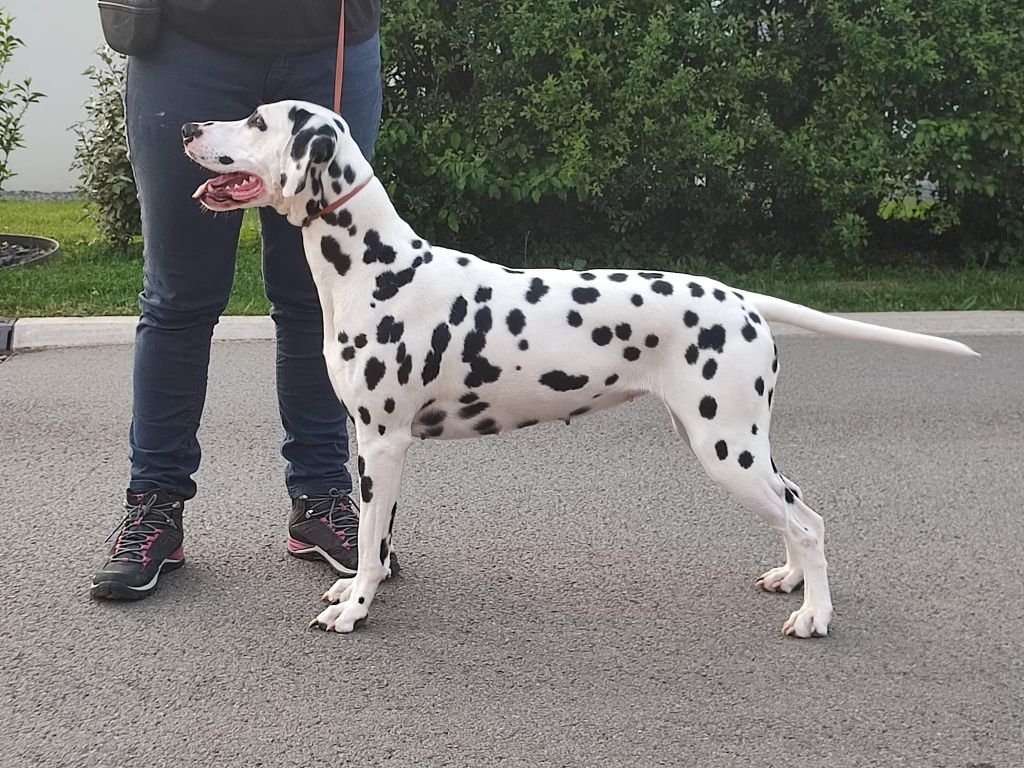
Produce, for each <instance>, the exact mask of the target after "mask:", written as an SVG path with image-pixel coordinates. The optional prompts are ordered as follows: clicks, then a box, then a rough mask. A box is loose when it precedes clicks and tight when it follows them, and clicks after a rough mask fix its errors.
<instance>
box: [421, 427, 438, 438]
mask: <svg viewBox="0 0 1024 768" xmlns="http://www.w3.org/2000/svg"><path fill="white" fill-rule="evenodd" d="M443 433H444V427H431V428H430V429H424V430H423V431H422V432H420V438H421V439H423V440H426V439H427V438H428V437H440V436H441V435H442V434H443Z"/></svg>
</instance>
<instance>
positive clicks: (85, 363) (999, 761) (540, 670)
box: [0, 336, 1024, 768]
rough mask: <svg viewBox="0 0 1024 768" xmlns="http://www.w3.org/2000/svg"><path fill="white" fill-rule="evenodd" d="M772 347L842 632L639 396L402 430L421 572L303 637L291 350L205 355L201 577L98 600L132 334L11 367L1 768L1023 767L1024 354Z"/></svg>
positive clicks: (828, 344) (117, 488)
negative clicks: (343, 632) (416, 440)
mask: <svg viewBox="0 0 1024 768" xmlns="http://www.w3.org/2000/svg"><path fill="white" fill-rule="evenodd" d="M964 340H965V341H967V342H968V343H972V344H973V345H974V346H975V347H976V348H977V349H978V350H979V351H981V352H982V353H983V354H984V357H983V358H982V359H980V360H967V359H961V358H950V357H944V356H939V355H929V354H925V353H914V352H908V351H906V350H899V349H895V348H889V347H878V346H868V345H858V344H853V343H848V342H840V341H834V340H823V339H816V338H806V337H792V338H783V339H781V340H780V349H781V356H782V361H783V368H784V371H783V378H782V384H781V387H780V390H779V393H778V399H777V401H776V402H777V406H776V408H777V410H776V418H775V424H774V429H773V437H774V443H775V450H774V453H775V458H776V460H777V462H778V464H779V466H780V468H782V469H783V470H784V471H785V472H786V473H787V474H788V475H789V476H791V477H792V478H793V479H794V480H795V481H796V482H798V483H799V484H800V485H801V486H802V487H803V489H804V491H805V494H806V496H807V498H808V500H809V501H810V503H811V504H812V506H814V507H816V508H817V509H818V511H820V512H821V513H822V514H823V515H824V516H825V519H826V521H827V526H828V528H827V531H828V533H827V541H826V546H827V552H828V555H829V562H830V571H831V576H832V589H833V597H834V600H835V605H836V614H835V618H834V620H833V623H832V626H831V632H830V636H829V637H828V638H826V639H821V640H811V641H800V640H794V639H792V638H785V637H783V636H782V635H781V633H780V628H781V625H782V622H783V620H784V619H785V618H786V617H787V616H788V614H789V612H790V611H791V610H793V609H795V608H796V606H797V605H798V604H799V601H800V597H799V595H797V594H793V595H775V594H762V593H759V592H758V591H757V590H756V589H755V588H754V580H755V577H756V576H757V575H758V574H760V573H761V572H762V571H764V570H766V569H767V568H768V567H771V566H773V565H777V564H778V563H780V562H781V560H782V545H781V541H779V540H778V539H777V538H776V537H775V536H774V535H773V534H772V533H771V531H769V530H768V529H767V528H766V526H764V524H763V523H761V522H760V521H759V520H758V519H756V518H755V517H754V516H753V515H751V514H749V513H747V512H745V511H742V510H740V509H738V508H737V507H736V506H735V505H734V504H733V503H732V502H731V501H730V500H729V499H728V498H727V497H726V496H725V495H724V494H723V493H722V492H721V491H719V490H718V489H717V488H715V487H713V486H712V485H711V484H710V481H708V480H707V479H706V478H705V476H704V475H703V473H702V472H701V470H700V469H699V467H698V466H697V463H696V461H695V460H694V459H693V458H692V457H691V456H690V455H689V454H688V452H687V451H686V449H685V448H683V447H682V445H681V444H680V443H679V441H678V439H677V438H676V437H675V435H674V433H673V432H672V429H671V426H670V424H669V421H668V419H667V417H666V415H665V413H664V410H663V409H662V407H661V406H660V404H659V403H658V402H656V401H654V400H651V399H647V400H642V401H637V402H635V403H633V404H631V405H628V406H624V407H622V408H620V409H618V410H615V411H611V412H607V413H604V414H599V415H596V416H593V417H590V418H586V419H581V420H579V421H578V422H574V424H573V426H572V427H565V426H564V425H561V424H559V425H548V426H544V427H536V428H533V429H531V430H524V431H522V432H521V433H517V434H514V435H509V436H504V437H500V438H485V439H480V440H474V441H464V442H451V443H449V442H435V443H423V444H417V445H415V446H414V447H413V451H412V452H411V457H410V461H409V464H408V472H407V476H406V479H405V483H404V489H403V490H404V493H403V503H400V505H399V520H398V523H397V531H398V537H397V539H396V541H397V543H398V544H399V548H400V552H401V555H402V563H403V566H404V570H403V575H402V576H401V577H400V578H398V579H396V580H394V581H392V582H389V583H388V584H386V585H385V586H384V587H383V588H382V590H381V592H380V593H379V596H378V599H377V601H376V602H375V604H374V607H373V610H372V612H371V616H370V621H369V623H368V624H367V625H366V626H364V627H363V628H362V629H360V630H358V631H357V632H356V633H355V634H353V635H350V636H339V635H335V634H333V633H332V634H327V633H320V632H310V631H307V630H306V624H307V622H308V621H309V619H310V618H312V617H313V616H314V615H315V614H316V612H317V611H318V610H319V603H318V601H317V598H318V596H319V594H320V592H321V591H322V590H323V589H324V588H325V587H327V586H328V585H329V584H330V583H331V581H332V579H331V577H330V576H329V574H328V572H327V570H326V567H324V566H321V565H319V564H315V563H306V562H301V561H296V560H293V559H291V558H288V557H287V556H286V554H285V548H284V535H285V529H284V523H285V517H286V514H287V499H286V497H285V493H284V489H283V485H282V466H281V461H280V459H279V456H278V454H277V443H278V439H279V436H280V426H279V422H278V417H277V413H276V406H275V402H274V396H273V366H272V359H273V351H272V347H271V345H270V344H268V343H228V344H219V345H215V348H214V361H213V366H212V370H211V382H210V397H209V401H208V405H207V412H206V418H205V422H204V426H203V429H202V431H201V433H200V436H201V440H202V443H203V447H204V450H205V456H206V458H205V461H204V464H203V468H202V470H201V471H200V474H199V476H198V480H199V484H200V489H201V490H200V495H199V496H198V497H197V498H196V499H195V500H194V501H193V502H190V503H189V504H188V508H187V509H186V535H187V539H186V553H187V557H188V564H187V565H186V567H185V568H184V569H183V570H182V571H179V572H177V573H175V574H173V575H170V576H168V577H167V578H166V580H165V581H164V582H163V583H162V586H161V590H160V591H159V592H158V594H157V595H155V596H154V597H153V598H151V599H149V600H147V601H144V602H142V603H136V604H131V605H123V604H109V603H105V604H104V603H95V602H91V601H90V600H89V598H88V596H87V584H88V579H89V575H90V573H91V571H92V569H93V568H94V566H96V565H97V564H98V562H99V561H100V560H101V552H102V550H103V547H104V544H103V539H104V537H105V536H106V535H107V534H108V533H109V532H110V530H111V529H112V528H114V526H115V525H116V524H117V522H118V520H119V500H120V498H121V494H122V489H123V486H124V482H125V478H126V472H127V464H126V459H125V438H126V434H127V429H128V421H129V403H130V389H129V387H130V382H129V378H130V365H129V362H130V350H129V348H128V347H111V348H100V349H80V350H69V351H61V352H39V353H32V354H21V355H15V356H14V357H12V358H10V359H8V360H7V361H6V362H3V363H2V365H0V414H2V419H3V421H2V422H0V442H2V450H0V467H2V472H0V553H2V554H0V585H2V587H0V588H2V595H3V599H2V601H0V712H2V715H0V731H2V734H0V766H3V767H4V768H6V767H7V766H33V767H35V766H68V767H69V768H70V767H72V766H73V767H74V768H88V767H91V766H102V767H103V768H112V767H113V766H154V767H155V766H175V767H176V768H181V767H183V766H236V765H238V766H242V765H244V766H293V765H294V766H309V765H319V764H328V765H334V766H360V768H362V767H363V766H395V767H400V768H408V767H413V766H415V767H417V768H419V767H421V766H422V767H428V766H474V767H475V766H524V767H533V766H584V767H587V768H589V767H591V766H594V767H596V766H615V767H616V768H622V767H623V766H701V767H704V766H743V767H744V768H746V767H747V766H789V765H819V766H829V767H830V768H831V767H836V766H885V767H886V768H889V767H891V766H922V767H927V768H940V767H944V766H950V767H951V768H967V767H968V766H974V767H975V768H978V767H980V766H985V767H986V768H1020V766H1022V765H1024V746H1022V742H1024V577H1022V575H1021V574H1022V571H1024V569H1022V558H1024V509H1022V507H1024V504H1022V499H1024V394H1022V382H1024V339H1022V338H1021V337H1019V336H1018V337H986V338H976V339H970V338H967V339H964Z"/></svg>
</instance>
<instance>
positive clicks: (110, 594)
mask: <svg viewBox="0 0 1024 768" xmlns="http://www.w3.org/2000/svg"><path fill="white" fill-rule="evenodd" d="M184 564H185V560H184V559H182V560H164V561H163V562H162V563H160V568H159V569H158V570H157V572H156V574H154V576H153V578H152V579H150V581H149V582H148V583H146V584H143V585H142V586H141V587H132V586H130V585H128V584H125V583H123V582H120V581H99V582H95V581H94V582H93V583H92V586H91V587H89V595H90V596H92V597H95V598H99V599H101V600H142V599H143V598H145V597H149V596H150V595H151V594H153V590H155V589H156V585H157V582H158V580H159V579H160V575H161V574H163V573H170V572H171V571H176V570H178V569H179V568H181V566H183V565H184Z"/></svg>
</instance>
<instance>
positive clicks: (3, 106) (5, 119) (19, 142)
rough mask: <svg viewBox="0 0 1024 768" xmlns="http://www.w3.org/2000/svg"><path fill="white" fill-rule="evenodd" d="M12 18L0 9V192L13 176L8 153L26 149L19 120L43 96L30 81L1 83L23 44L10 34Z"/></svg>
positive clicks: (12, 24)
mask: <svg viewBox="0 0 1024 768" xmlns="http://www.w3.org/2000/svg"><path fill="white" fill-rule="evenodd" d="M13 26H14V17H13V16H11V15H10V14H8V13H5V12H4V9H3V8H0V190H2V189H3V186H4V182H5V181H7V180H8V179H9V178H11V177H12V176H14V171H12V170H11V169H10V168H9V167H8V165H7V160H8V158H9V157H10V155H11V152H12V151H14V150H15V149H17V148H18V147H23V146H25V145H24V143H23V139H24V137H23V136H22V135H21V121H22V118H23V117H24V116H25V110H26V109H28V105H29V104H35V103H36V102H37V101H39V100H40V99H41V98H43V94H42V93H39V92H38V91H33V90H32V79H31V78H25V79H24V80H22V81H21V82H17V83H16V82H12V81H11V80H4V79H2V78H3V73H4V68H5V67H6V66H7V64H8V63H9V62H10V60H11V58H12V57H13V56H14V52H15V51H16V50H17V49H18V48H20V47H21V46H23V45H24V43H23V42H22V41H21V38H18V37H15V36H14V33H13V32H12V31H11V30H12V28H13Z"/></svg>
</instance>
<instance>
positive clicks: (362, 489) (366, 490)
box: [359, 475, 373, 504]
mask: <svg viewBox="0 0 1024 768" xmlns="http://www.w3.org/2000/svg"><path fill="white" fill-rule="evenodd" d="M359 495H360V496H362V497H363V502H364V503H366V504H369V503H370V502H371V501H373V478H372V477H369V476H368V475H363V476H362V477H360V478H359Z"/></svg>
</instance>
